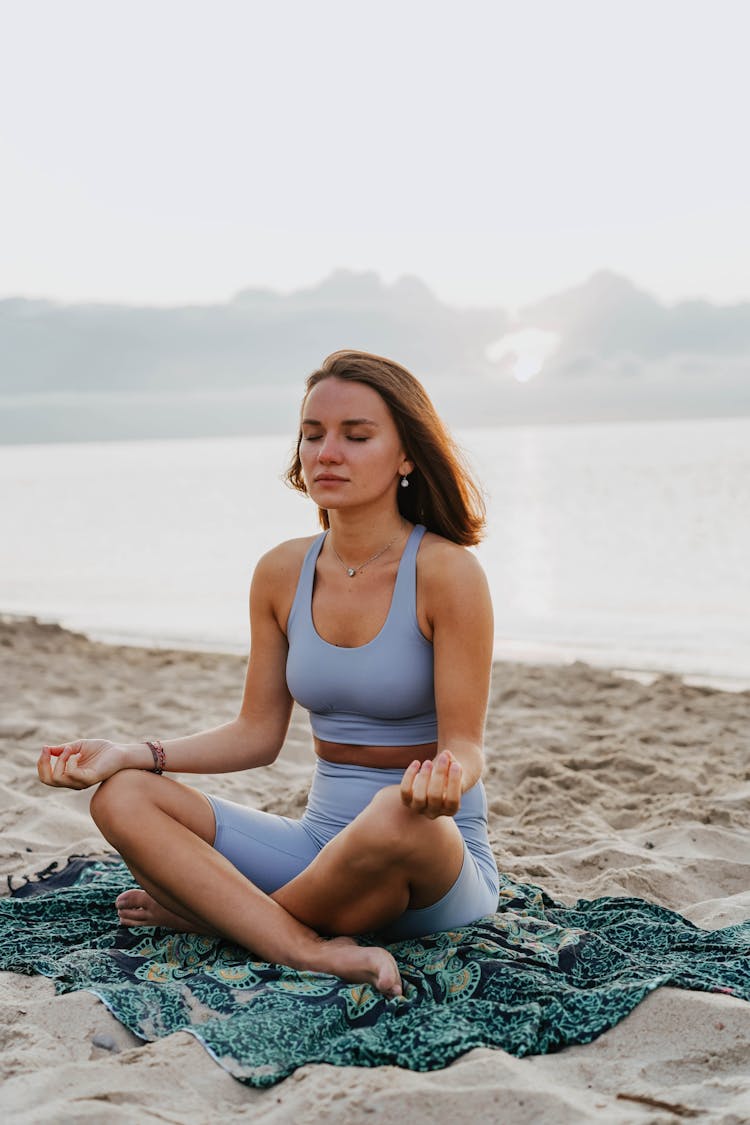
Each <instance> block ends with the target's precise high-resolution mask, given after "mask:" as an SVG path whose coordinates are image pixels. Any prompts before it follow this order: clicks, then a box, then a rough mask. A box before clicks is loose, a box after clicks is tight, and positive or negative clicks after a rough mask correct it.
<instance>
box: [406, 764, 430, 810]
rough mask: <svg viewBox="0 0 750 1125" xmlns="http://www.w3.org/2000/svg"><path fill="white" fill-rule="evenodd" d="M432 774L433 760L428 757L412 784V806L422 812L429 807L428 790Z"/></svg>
mask: <svg viewBox="0 0 750 1125" xmlns="http://www.w3.org/2000/svg"><path fill="white" fill-rule="evenodd" d="M431 776H432V761H431V760H430V759H429V758H427V759H426V760H425V761H424V762H422V765H421V766H420V768H419V772H418V773H417V776H416V777H415V778H414V784H413V786H412V799H411V807H412V808H413V809H416V810H417V812H421V811H422V810H423V809H425V808H426V807H427V790H428V787H429V784H430V777H431Z"/></svg>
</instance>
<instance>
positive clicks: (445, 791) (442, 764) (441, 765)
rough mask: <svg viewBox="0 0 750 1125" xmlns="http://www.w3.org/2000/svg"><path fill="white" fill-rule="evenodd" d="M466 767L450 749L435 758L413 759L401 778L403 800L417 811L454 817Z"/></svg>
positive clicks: (429, 815) (430, 815) (433, 818)
mask: <svg viewBox="0 0 750 1125" xmlns="http://www.w3.org/2000/svg"><path fill="white" fill-rule="evenodd" d="M462 776H463V767H462V766H461V763H460V762H459V761H458V760H457V759H456V758H454V757H453V755H452V754H451V752H450V750H443V751H441V753H440V754H438V756H437V758H435V760H434V761H431V760H430V759H429V758H428V759H427V760H426V761H424V762H422V763H421V765H420V763H419V762H417V761H414V762H412V763H411V765H410V766H409V767H408V768H407V769H406V772H405V773H404V776H403V777H402V778H401V800H402V801H403V802H404V804H405V805H407V806H408V807H409V808H410V809H413V810H414V812H418V813H421V814H422V815H423V816H427V817H429V818H430V820H435V818H436V817H438V816H455V814H456V813H457V812H458V809H459V805H460V804H461V778H462Z"/></svg>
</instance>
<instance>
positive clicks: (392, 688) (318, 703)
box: [286, 524, 437, 746]
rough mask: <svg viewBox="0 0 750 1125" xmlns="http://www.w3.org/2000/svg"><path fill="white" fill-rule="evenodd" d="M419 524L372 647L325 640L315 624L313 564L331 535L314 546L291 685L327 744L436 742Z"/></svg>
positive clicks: (295, 614) (295, 631)
mask: <svg viewBox="0 0 750 1125" xmlns="http://www.w3.org/2000/svg"><path fill="white" fill-rule="evenodd" d="M424 533H425V529H424V527H422V525H421V524H417V525H416V526H415V527H414V529H413V530H412V532H411V534H410V536H409V538H408V539H407V541H406V546H405V548H404V551H403V554H402V555H401V560H400V562H399V565H398V574H397V575H396V585H395V586H394V589H393V597H392V599H391V608H390V609H389V611H388V616H387V617H386V619H385V623H384V625H383V627H382V629H381V630H380V632H379V633H378V635H377V636H376V637H373V639H372V640H371V641H369V642H368V643H367V644H366V645H359V646H357V647H356V648H341V647H339V646H338V645H333V644H330V643H329V642H328V641H324V640H323V638H322V637H321V636H320V635H319V634H318V633H317V631H316V629H315V625H314V624H313V619H312V594H313V583H314V581H315V564H316V563H317V561H318V555H319V554H320V551H321V548H322V547H323V543H324V542H325V538H326V535H327V534H328V532H326V531H324V532H323V533H322V535H319V536H318V537H317V538H316V539H315V541H314V542H313V543H312V544H311V545H310V547H309V549H308V551H307V554H306V555H305V561H304V562H303V563H302V571H301V573H300V576H299V582H298V583H297V591H296V593H295V595H294V601H293V603H292V608H291V611H290V613H289V621H288V623H287V639H288V641H289V655H288V657H287V662H286V682H287V685H288V687H289V691H290V692H291V694H292V696H293V697H294V699H296V700H297V702H298V703H299V704H300V705H301V706H302V707H305V708H307V710H308V711H309V712H310V725H311V726H312V729H313V733H314V734H315V736H316V737H317V738H320V739H322V740H323V741H324V742H340V743H343V744H346V745H353V746H417V745H420V744H422V743H425V742H435V741H436V740H437V715H436V713H435V685H434V664H433V652H432V645H431V644H430V642H429V641H428V640H426V639H425V637H424V636H423V635H422V633H421V631H420V629H419V625H418V624H417V550H418V548H419V544H420V543H421V541H422V536H423V535H424Z"/></svg>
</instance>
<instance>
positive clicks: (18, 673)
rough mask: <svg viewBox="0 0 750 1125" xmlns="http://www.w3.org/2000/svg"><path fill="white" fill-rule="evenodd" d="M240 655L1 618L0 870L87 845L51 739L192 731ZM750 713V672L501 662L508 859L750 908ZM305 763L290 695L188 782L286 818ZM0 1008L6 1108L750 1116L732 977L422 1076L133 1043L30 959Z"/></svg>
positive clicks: (717, 913)
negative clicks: (142, 644)
mask: <svg viewBox="0 0 750 1125" xmlns="http://www.w3.org/2000/svg"><path fill="white" fill-rule="evenodd" d="M243 675H244V660H243V659H242V658H240V657H235V656H229V655H217V654H211V653H199V652H174V651H165V650H157V649H152V650H147V649H137V648H124V647H116V646H106V645H101V644H95V643H92V642H91V641H89V640H87V639H86V638H84V637H81V636H77V635H75V634H72V633H69V632H66V631H64V630H62V629H60V628H59V627H57V626H50V625H40V624H39V623H38V622H35V621H34V620H33V619H17V618H16V619H11V618H0V693H1V698H2V709H1V711H0V747H2V751H3V761H4V770H3V775H2V784H1V785H0V824H1V825H2V864H1V867H0V870H2V872H3V874H7V875H22V874H26V873H30V872H33V871H38V870H40V869H41V868H43V867H45V866H46V865H47V864H48V863H49V862H50V861H52V860H55V859H57V860H59V859H62V858H64V857H65V856H66V855H68V854H70V853H74V852H76V853H88V852H96V851H101V850H102V846H103V842H102V840H101V837H100V836H99V834H98V832H97V830H96V828H95V827H94V825H93V823H92V822H91V820H90V819H89V817H88V813H87V807H88V799H89V794H88V793H86V792H82V793H74V792H70V791H60V790H53V789H50V788H47V787H44V786H42V785H40V783H39V782H38V780H37V777H36V771H35V768H34V763H35V761H36V757H37V755H38V752H39V748H40V746H41V745H42V743H44V742H57V741H63V740H66V739H70V738H74V737H77V736H84V735H89V736H104V737H109V738H114V739H126V740H133V739H135V738H139V737H143V736H145V735H148V734H155V735H158V736H160V737H162V738H168V737H170V736H173V735H177V734H184V733H187V732H190V731H193V730H199V729H205V728H206V727H210V726H212V725H215V724H218V723H220V722H224V721H226V720H227V719H228V718H230V717H231V716H232V715H233V714H234V712H235V710H236V707H237V705H238V702H239V698H240V692H241V688H242V682H243ZM748 720H750V692H749V691H744V692H737V693H730V692H721V691H716V690H712V689H710V688H707V687H697V686H687V685H686V684H685V683H684V682H682V681H681V680H680V679H679V678H678V677H676V676H660V677H658V678H656V679H655V680H653V682H651V683H649V684H644V683H641V682H636V681H635V680H633V679H631V678H626V677H625V676H623V675H621V674H617V673H616V672H610V671H604V670H600V669H594V668H591V667H589V666H587V665H584V664H581V663H574V664H571V665H567V666H529V665H521V664H510V663H503V664H498V665H496V667H495V671H494V677H493V690H492V700H491V708H490V713H489V718H488V724H487V739H486V759H487V765H486V772H485V784H486V786H487V791H488V797H489V807H490V825H491V834H492V841H493V846H494V848H495V851H496V855H497V858H498V862H499V864H500V867H501V869H503V870H505V871H508V872H510V873H511V874H512V875H515V876H517V877H519V878H521V879H525V880H528V881H531V882H538V883H541V884H542V885H543V886H544V887H545V888H546V889H547V890H549V891H550V892H551V893H552V894H554V895H555V896H556V897H559V898H561V899H563V900H565V901H569V902H573V901H575V899H576V898H578V897H581V896H585V897H593V896H596V895H601V894H633V895H640V896H644V897H648V898H651V899H654V900H656V901H658V902H660V903H663V904H664V905H666V906H669V907H672V908H674V909H678V910H680V911H681V912H682V913H683V914H685V915H687V917H689V918H690V919H692V920H693V921H694V922H696V923H698V924H700V925H703V926H706V927H709V928H714V927H718V926H723V925H728V924H731V923H733V922H737V921H741V920H743V919H746V918H748V917H750V889H749V888H750V753H749V752H748V729H750V726H749V723H748ZM312 762H313V759H312V751H311V748H310V736H309V731H308V726H307V721H306V717H305V716H304V714H302V713H295V715H294V718H293V722H292V727H291V730H290V734H289V738H288V741H287V744H286V746H285V749H284V751H283V752H282V755H281V757H280V759H279V761H278V762H277V763H276V764H275V765H274V766H272V767H269V768H265V769H260V770H255V771H249V772H247V773H245V774H226V775H222V776H217V777H212V778H210V779H208V778H205V779H204V778H200V777H195V776H193V777H192V778H191V779H190V781H191V783H193V784H196V785H199V786H205V787H206V788H208V789H210V791H212V792H214V793H217V794H219V795H226V796H231V797H232V798H233V799H236V800H246V801H248V802H253V803H255V804H257V805H258V806H259V807H262V808H266V809H271V810H275V811H278V812H283V813H286V814H291V815H296V814H298V813H299V812H301V809H302V807H303V805H304V800H305V792H306V786H307V781H308V778H309V776H310V773H311V770H312ZM3 883H5V880H3ZM0 1009H1V1011H2V1018H1V1020H0V1075H1V1076H2V1090H1V1091H0V1115H2V1118H3V1120H6V1121H13V1122H19V1123H20V1122H66V1123H68V1122H79V1121H81V1122H83V1121H95V1122H98V1121H102V1120H104V1119H106V1120H107V1121H108V1122H109V1121H112V1122H133V1123H136V1122H137V1123H139V1125H141V1123H143V1122H151V1121H160V1122H163V1121H170V1122H185V1123H191V1125H193V1123H195V1125H198V1123H201V1125H202V1123H204V1122H206V1121H209V1120H211V1121H213V1120H223V1121H235V1120H236V1121H240V1120H242V1121H245V1120H247V1121H250V1120H252V1121H253V1122H264V1123H265V1122H282V1121H290V1120H294V1121H295V1122H299V1123H303V1122H313V1121H318V1120H319V1119H320V1118H321V1117H323V1118H327V1119H328V1120H329V1121H340V1122H346V1123H347V1125H349V1123H356V1122H360V1121H361V1122H365V1121H366V1122H372V1121H380V1122H386V1123H395V1122H399V1123H401V1122H402V1121H403V1120H404V1119H405V1118H407V1117H408V1118H409V1120H410V1121H411V1122H432V1121H435V1122H445V1121H471V1122H484V1121H502V1122H503V1123H507V1125H517V1123H518V1125H520V1123H521V1122H529V1123H534V1125H539V1123H546V1122H550V1123H552V1122H555V1123H556V1125H560V1123H567V1122H570V1123H571V1125H572V1123H576V1125H577V1123H580V1122H588V1121H595V1122H617V1123H626V1122H654V1123H667V1122H678V1121H683V1120H685V1119H687V1118H696V1119H699V1120H701V1121H706V1122H722V1123H725V1125H730V1123H736V1125H739V1123H740V1122H747V1121H748V1120H750V1004H747V1003H744V1002H742V1001H740V1000H737V999H735V998H732V997H729V996H722V995H713V994H711V995H709V994H703V993H694V992H686V991H681V990H678V989H671V988H664V989H660V990H658V991H657V992H655V993H653V994H652V995H650V996H649V997H648V998H647V999H646V1000H645V1001H644V1002H643V1003H642V1004H641V1005H640V1006H639V1007H638V1008H637V1009H636V1010H635V1011H634V1012H633V1013H632V1014H631V1015H630V1016H628V1017H627V1018H626V1019H625V1020H623V1021H622V1023H620V1024H619V1025H618V1026H617V1027H615V1028H613V1029H612V1030H611V1031H609V1032H607V1033H606V1034H605V1035H603V1036H601V1037H600V1038H599V1039H598V1040H597V1041H596V1042H594V1043H591V1044H588V1045H586V1046H580V1047H570V1048H567V1049H565V1050H563V1051H560V1052H558V1053H556V1054H554V1055H547V1056H535V1057H531V1058H524V1059H516V1058H514V1057H512V1056H510V1055H508V1054H506V1053H505V1052H503V1051H500V1050H485V1049H482V1050H475V1051H472V1052H470V1053H468V1054H466V1055H464V1056H463V1057H462V1058H460V1059H458V1060H457V1061H456V1062H455V1063H453V1064H452V1065H451V1066H449V1067H447V1068H446V1069H445V1070H442V1071H435V1072H432V1073H430V1074H415V1073H412V1072H410V1071H404V1070H399V1069H397V1068H393V1067H382V1068H378V1069H373V1070H368V1069H359V1068H352V1067H345V1068H337V1067H330V1066H305V1067H302V1068H300V1069H299V1070H298V1071H296V1072H295V1073H294V1075H293V1076H292V1077H290V1078H288V1079H287V1080H286V1081H284V1082H282V1083H280V1084H278V1085H277V1086H274V1087H272V1088H271V1089H269V1090H263V1091H259V1090H254V1089H251V1088H248V1087H246V1086H243V1085H242V1084H240V1083H239V1082H236V1081H235V1080H234V1079H232V1078H231V1077H229V1076H228V1075H227V1074H226V1073H225V1072H224V1071H222V1070H221V1069H220V1068H219V1067H218V1066H217V1065H216V1063H214V1062H213V1061H212V1060H211V1059H210V1057H209V1056H208V1054H207V1053H206V1052H205V1051H204V1049H203V1048H202V1047H201V1046H200V1044H199V1043H197V1042H196V1041H195V1040H194V1039H193V1038H192V1037H191V1036H189V1035H187V1034H185V1033H178V1034H176V1035H173V1036H171V1037H169V1038H168V1039H164V1040H161V1041H159V1042H157V1043H153V1044H142V1043H141V1042H140V1041H139V1040H138V1039H136V1038H135V1037H134V1036H132V1035H131V1034H130V1033H129V1032H127V1031H126V1030H125V1029H124V1028H123V1027H122V1026H121V1025H120V1024H118V1023H117V1022H116V1021H115V1020H114V1019H113V1017H112V1016H110V1015H109V1013H108V1012H107V1010H106V1009H105V1008H104V1006H103V1005H102V1004H101V1003H100V1002H99V1001H98V1000H97V999H96V998H95V997H94V996H92V995H90V994H89V993H85V992H79V993H74V994H70V995H66V996H59V997H56V996H55V995H54V988H53V986H52V984H51V982H49V981H47V980H45V979H43V978H40V977H31V978H29V977H22V976H17V975H15V974H10V973H4V974H0Z"/></svg>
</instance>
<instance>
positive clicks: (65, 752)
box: [55, 742, 81, 769]
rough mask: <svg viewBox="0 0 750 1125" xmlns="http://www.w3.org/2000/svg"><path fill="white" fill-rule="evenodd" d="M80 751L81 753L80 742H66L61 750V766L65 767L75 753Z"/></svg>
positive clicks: (59, 758) (59, 759)
mask: <svg viewBox="0 0 750 1125" xmlns="http://www.w3.org/2000/svg"><path fill="white" fill-rule="evenodd" d="M55 749H57V747H55ZM80 753H81V744H80V742H66V744H65V745H64V746H63V747H62V748H61V749H60V751H59V757H58V762H59V765H60V768H62V769H65V768H66V766H67V763H68V761H69V760H70V759H71V758H72V757H73V756H74V755H76V754H80Z"/></svg>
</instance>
